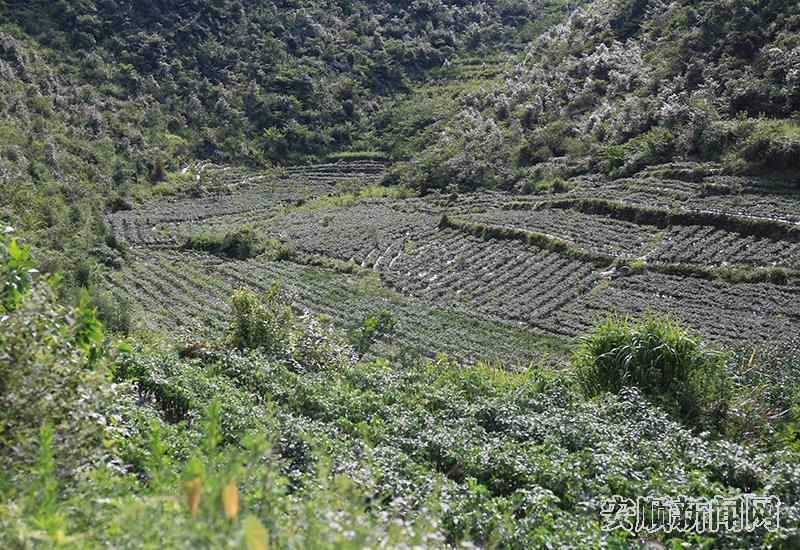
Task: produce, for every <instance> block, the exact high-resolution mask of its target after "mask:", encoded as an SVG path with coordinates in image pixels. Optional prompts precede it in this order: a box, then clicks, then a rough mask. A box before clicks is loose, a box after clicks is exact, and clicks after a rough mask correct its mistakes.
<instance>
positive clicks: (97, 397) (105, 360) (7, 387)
mask: <svg viewBox="0 0 800 550" xmlns="http://www.w3.org/2000/svg"><path fill="white" fill-rule="evenodd" d="M8 242H13V241H8ZM6 250H8V251H9V253H8V255H7V256H6V257H5V258H3V260H4V261H5V263H4V265H3V266H2V267H3V268H2V271H0V272H1V273H2V276H3V277H6V276H10V277H11V278H12V280H11V281H9V280H8V279H5V278H4V279H2V280H1V281H0V284H3V285H8V284H9V282H13V283H14V284H16V292H17V293H16V297H15V300H14V306H13V309H10V310H8V311H7V312H6V314H5V315H3V316H0V448H2V453H0V463H1V464H2V466H3V472H4V473H3V479H2V480H0V486H4V485H5V484H6V483H11V482H16V481H23V480H25V479H26V478H27V475H28V468H29V467H30V466H31V465H32V464H34V463H35V462H36V460H39V462H40V468H39V470H40V472H39V473H40V475H45V474H47V475H50V474H51V473H52V475H54V476H56V477H57V478H59V479H63V478H71V477H73V476H75V475H76V472H78V471H80V469H81V468H83V467H85V466H86V465H87V464H90V463H91V462H92V461H94V460H100V459H101V457H103V456H104V455H105V453H106V451H105V448H106V447H105V446H104V445H102V444H101V442H105V443H107V445H111V444H113V442H114V441H115V440H116V439H117V438H118V437H120V435H121V434H120V433H119V432H118V431H117V428H116V427H115V426H114V425H113V423H112V422H111V420H110V417H111V415H113V414H114V412H115V410H116V409H117V404H115V397H116V396H117V394H116V390H115V388H114V386H113V385H111V384H110V371H109V360H110V357H113V355H114V352H115V346H114V345H113V344H111V343H110V342H108V341H106V339H105V337H104V335H103V332H102V325H101V324H100V322H99V321H98V320H97V319H96V317H95V315H94V310H92V309H90V307H89V305H88V300H89V299H88V296H87V295H86V294H83V295H82V296H81V298H80V300H79V302H78V304H77V305H76V306H74V307H65V306H62V305H59V304H58V303H57V301H56V296H55V290H54V285H55V281H56V279H54V278H50V279H47V278H45V279H32V278H31V277H30V274H26V276H25V279H24V280H25V285H20V284H19V272H18V270H19V269H20V268H22V269H27V268H26V266H25V262H24V261H23V262H22V263H20V261H21V258H23V255H22V254H21V253H16V254H15V253H14V250H15V248H14V247H13V246H8V247H7V248H6ZM23 259H24V258H23ZM6 288H7V286H6ZM45 425H46V427H44V426H45ZM40 435H41V441H40V437H39V436H40ZM37 442H39V443H38V447H41V448H38V447H37ZM37 449H38V450H37ZM37 455H38V456H39V457H40V458H39V459H37V458H36V456H37ZM48 456H49V457H50V458H47V457H48ZM52 457H56V458H55V459H54V458H52ZM45 458H47V460H46V461H45V462H46V464H45V462H42V461H43V460H45ZM53 460H55V462H53ZM45 465H46V466H47V468H46V469H45V468H44V466H45ZM48 472H50V473H48Z"/></svg>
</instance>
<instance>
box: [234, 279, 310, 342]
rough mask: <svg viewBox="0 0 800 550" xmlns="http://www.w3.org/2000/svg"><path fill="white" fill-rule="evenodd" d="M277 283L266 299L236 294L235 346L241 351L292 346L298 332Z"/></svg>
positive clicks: (244, 291) (243, 292) (245, 292)
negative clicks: (292, 340)
mask: <svg viewBox="0 0 800 550" xmlns="http://www.w3.org/2000/svg"><path fill="white" fill-rule="evenodd" d="M279 291H280V287H279V286H278V285H277V284H273V285H272V286H271V287H270V288H269V290H267V292H266V293H265V294H264V296H262V297H259V296H257V295H256V294H255V293H253V292H252V291H251V290H248V289H246V288H240V289H239V290H237V291H236V292H235V293H234V295H233V331H232V335H231V344H232V345H233V346H234V347H236V348H239V349H257V348H264V349H266V350H268V351H276V350H281V349H285V348H287V347H288V345H289V342H290V340H291V338H292V333H293V332H294V321H293V316H292V308H291V306H289V305H287V304H285V303H283V302H282V301H281V300H280V299H279V297H278V293H279Z"/></svg>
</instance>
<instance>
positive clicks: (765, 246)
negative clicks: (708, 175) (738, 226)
mask: <svg viewBox="0 0 800 550" xmlns="http://www.w3.org/2000/svg"><path fill="white" fill-rule="evenodd" d="M647 259H648V260H653V261H658V262H669V263H695V264H703V265H742V266H751V267H759V266H765V267H769V266H780V267H786V268H790V269H798V268H800V243H797V242H787V241H775V240H772V239H767V238H760V237H754V236H743V235H739V234H737V233H734V232H731V231H725V230H722V229H715V228H713V227H708V226H690V227H673V228H671V229H670V230H669V232H668V234H667V235H666V236H665V237H664V238H663V239H662V240H661V241H660V243H659V244H658V246H657V247H656V248H655V249H653V250H652V252H650V253H649V254H648V257H647Z"/></svg>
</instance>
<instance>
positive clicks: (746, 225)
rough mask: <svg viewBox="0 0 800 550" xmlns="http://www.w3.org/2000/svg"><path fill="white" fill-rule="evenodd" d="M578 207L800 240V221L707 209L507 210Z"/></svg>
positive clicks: (599, 202) (594, 202)
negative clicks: (799, 222) (709, 210)
mask: <svg viewBox="0 0 800 550" xmlns="http://www.w3.org/2000/svg"><path fill="white" fill-rule="evenodd" d="M548 208H552V209H558V210H576V211H578V212H580V213H582V214H595V215H602V216H608V217H611V218H614V219H616V220H621V221H627V222H632V223H636V224H639V225H653V226H656V227H660V228H666V227H670V226H675V225H682V226H695V225H706V226H713V227H716V228H718V229H724V230H727V231H732V232H735V233H739V234H740V235H744V236H752V237H764V238H768V239H771V240H773V241H788V242H800V224H794V223H789V222H784V221H780V220H774V219H771V218H762V217H756V216H743V215H738V214H725V213H722V212H707V211H698V210H675V209H669V208H660V207H654V206H642V205H633V204H628V203H625V202H621V201H614V200H609V199H602V198H574V199H556V200H548V201H539V202H533V203H531V202H511V203H508V204H505V205H503V209H504V210H545V209H548Z"/></svg>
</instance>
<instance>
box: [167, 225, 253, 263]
mask: <svg viewBox="0 0 800 550" xmlns="http://www.w3.org/2000/svg"><path fill="white" fill-rule="evenodd" d="M267 246H268V243H267V242H266V239H265V238H264V236H263V235H262V234H261V232H260V231H259V230H258V228H257V227H256V226H254V225H245V226H243V227H240V228H238V229H234V230H231V231H227V232H225V233H209V234H199V235H192V236H190V237H189V238H188V239H186V242H185V243H184V244H183V248H185V249H193V250H204V251H206V252H211V253H212V254H221V255H224V256H227V257H228V258H232V259H235V260H246V259H247V258H253V257H255V256H258V255H259V254H263V253H264V251H265V250H266V248H267Z"/></svg>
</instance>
